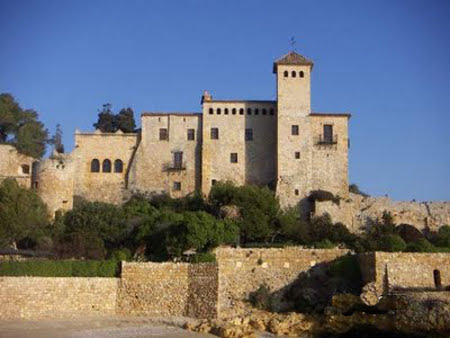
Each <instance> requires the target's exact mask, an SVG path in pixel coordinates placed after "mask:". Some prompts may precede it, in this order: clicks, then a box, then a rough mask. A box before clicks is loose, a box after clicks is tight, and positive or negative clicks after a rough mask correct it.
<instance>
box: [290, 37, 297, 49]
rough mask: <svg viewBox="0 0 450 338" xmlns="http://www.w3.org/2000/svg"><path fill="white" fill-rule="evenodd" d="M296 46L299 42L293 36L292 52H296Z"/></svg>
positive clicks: (291, 41) (291, 42)
mask: <svg viewBox="0 0 450 338" xmlns="http://www.w3.org/2000/svg"><path fill="white" fill-rule="evenodd" d="M296 44H297V41H295V37H293V36H291V40H290V45H291V51H292V52H295V51H296Z"/></svg>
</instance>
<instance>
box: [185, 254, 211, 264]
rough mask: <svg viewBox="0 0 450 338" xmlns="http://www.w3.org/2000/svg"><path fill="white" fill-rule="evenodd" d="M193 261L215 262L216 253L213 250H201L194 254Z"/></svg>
mask: <svg viewBox="0 0 450 338" xmlns="http://www.w3.org/2000/svg"><path fill="white" fill-rule="evenodd" d="M190 262H191V263H215V262H216V255H214V254H213V253H211V252H199V253H197V254H195V255H194V256H192V258H191V259H190Z"/></svg>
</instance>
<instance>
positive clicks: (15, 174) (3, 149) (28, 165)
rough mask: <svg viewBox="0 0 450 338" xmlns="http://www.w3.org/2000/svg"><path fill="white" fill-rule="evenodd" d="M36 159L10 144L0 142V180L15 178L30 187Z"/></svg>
mask: <svg viewBox="0 0 450 338" xmlns="http://www.w3.org/2000/svg"><path fill="white" fill-rule="evenodd" d="M34 161H35V159H33V158H32V157H30V156H26V155H23V154H21V153H19V152H18V151H17V150H16V148H14V147H13V146H11V145H9V144H0V181H2V180H4V179H5V178H14V179H16V181H17V182H18V183H19V184H21V185H23V186H25V187H27V188H30V187H31V182H32V174H33V163H34Z"/></svg>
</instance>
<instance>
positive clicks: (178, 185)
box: [173, 182, 181, 191]
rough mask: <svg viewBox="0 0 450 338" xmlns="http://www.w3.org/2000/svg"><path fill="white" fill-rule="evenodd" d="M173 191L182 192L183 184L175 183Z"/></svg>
mask: <svg viewBox="0 0 450 338" xmlns="http://www.w3.org/2000/svg"><path fill="white" fill-rule="evenodd" d="M173 190H175V191H180V190H181V182H173Z"/></svg>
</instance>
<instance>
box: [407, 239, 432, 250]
mask: <svg viewBox="0 0 450 338" xmlns="http://www.w3.org/2000/svg"><path fill="white" fill-rule="evenodd" d="M405 251H407V252H434V251H435V248H434V246H433V244H431V243H430V242H429V241H427V240H426V239H425V238H420V239H418V240H417V241H415V242H410V243H408V244H407V246H406V250H405Z"/></svg>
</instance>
